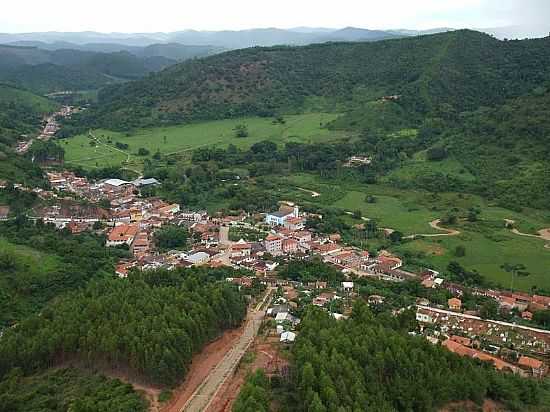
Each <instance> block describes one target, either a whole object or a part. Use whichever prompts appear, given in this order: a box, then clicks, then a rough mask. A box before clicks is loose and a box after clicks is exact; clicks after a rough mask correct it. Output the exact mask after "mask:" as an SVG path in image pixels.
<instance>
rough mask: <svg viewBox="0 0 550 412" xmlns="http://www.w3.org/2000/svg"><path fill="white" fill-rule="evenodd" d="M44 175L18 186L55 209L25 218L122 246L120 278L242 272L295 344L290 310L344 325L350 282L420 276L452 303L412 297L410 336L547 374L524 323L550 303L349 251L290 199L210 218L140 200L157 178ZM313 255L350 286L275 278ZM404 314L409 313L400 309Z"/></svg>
mask: <svg viewBox="0 0 550 412" xmlns="http://www.w3.org/2000/svg"><path fill="white" fill-rule="evenodd" d="M47 177H48V180H49V183H50V185H51V187H52V190H51V191H46V190H42V189H29V188H24V187H22V186H17V187H16V189H18V190H26V191H34V192H35V193H37V195H38V196H39V197H40V198H42V199H44V200H48V201H49V204H51V205H50V206H45V207H41V208H38V209H36V210H35V211H34V215H33V216H29V218H31V219H34V220H39V219H40V220H42V221H44V222H45V223H51V224H53V225H55V227H56V228H58V229H60V230H61V229H64V230H68V231H70V232H71V233H73V234H79V233H82V232H85V231H93V232H96V233H103V234H104V235H105V237H106V243H105V245H106V247H122V248H126V249H127V250H129V252H130V253H131V255H132V258H131V259H123V260H121V261H120V262H119V263H118V265H117V267H116V274H117V275H118V276H119V277H121V278H124V277H127V276H128V274H129V272H130V271H132V270H140V271H147V270H156V269H166V270H173V269H176V268H189V267H195V266H206V267H211V268H217V267H222V266H227V267H232V268H234V269H236V270H242V271H243V273H247V275H246V276H242V277H238V278H228V279H227V281H228V282H232V283H235V284H237V285H238V286H239V287H245V288H250V287H252V285H253V284H254V283H255V282H260V283H261V284H263V285H265V287H269V288H270V289H271V290H272V293H271V294H270V295H269V296H270V299H269V301H268V302H267V306H266V308H267V310H266V312H265V316H267V318H268V319H269V318H270V317H271V318H273V320H274V323H273V327H274V329H273V330H274V332H275V331H276V335H277V336H279V337H280V342H281V344H292V342H293V341H294V339H295V338H296V333H298V332H297V330H296V326H297V325H298V324H299V323H300V319H299V318H297V317H296V316H295V315H294V314H293V313H296V311H297V310H298V308H300V307H301V306H303V305H304V304H306V305H307V304H312V305H314V306H318V307H320V308H325V309H326V310H328V311H330V313H331V314H332V316H333V317H334V318H336V319H346V318H347V317H348V316H349V315H350V313H351V306H352V302H353V301H354V300H356V299H358V298H359V294H358V287H357V286H356V285H355V284H354V281H356V280H357V279H375V280H381V281H387V282H394V283H397V282H404V281H410V280H416V281H418V282H420V284H421V285H422V287H424V288H426V289H441V290H446V291H448V292H449V293H450V294H452V296H453V297H452V298H450V299H448V301H447V305H433V304H431V302H430V301H429V300H428V299H425V298H418V299H417V301H416V307H414V308H413V309H414V310H415V312H416V320H417V321H418V323H419V325H420V329H419V330H417V331H411V332H410V333H411V334H418V335H423V336H425V338H426V339H427V340H428V341H429V342H432V343H434V344H438V343H441V345H443V346H444V347H445V348H447V349H448V350H449V351H452V352H454V353H457V354H459V355H460V356H467V357H470V358H473V359H479V360H482V361H487V362H490V363H492V364H493V365H494V367H495V368H496V369H498V370H501V371H502V370H504V371H508V372H511V373H515V374H519V375H521V376H532V377H535V378H542V377H544V376H546V375H547V374H548V370H549V368H548V365H549V359H550V330H545V329H540V328H536V327H531V326H529V322H530V321H531V320H532V318H533V313H535V312H536V311H540V310H546V309H549V308H550V297H547V296H540V295H529V294H526V293H523V292H509V291H498V290H484V289H479V288H466V287H464V286H462V285H459V284H456V283H453V282H449V281H447V280H445V279H444V278H442V277H440V275H439V273H438V272H436V271H433V270H429V269H427V270H426V271H424V272H422V273H411V272H408V271H404V270H402V269H401V267H402V266H403V261H402V259H400V258H399V257H397V256H394V255H392V254H391V253H389V252H387V251H379V253H378V254H377V255H376V256H373V255H371V254H370V253H369V252H368V251H366V250H360V249H358V248H356V247H349V246H346V245H345V244H343V243H342V241H341V236H340V235H339V234H338V233H334V234H331V235H322V234H318V233H315V232H314V231H312V230H308V229H307V225H306V222H307V220H308V218H311V217H315V218H320V219H322V216H319V215H315V216H311V215H310V214H308V213H302V212H301V211H300V207H299V205H297V204H294V203H292V202H288V201H282V202H280V207H279V209H278V210H273V211H266V213H259V214H245V213H242V214H240V215H234V216H233V215H228V216H222V215H214V216H210V215H209V214H208V213H207V212H206V211H204V210H186V209H184V208H182V207H181V206H180V205H179V204H170V203H167V202H165V201H163V200H162V199H160V198H156V197H144V196H141V194H140V192H141V190H143V189H144V188H147V187H151V186H156V185H159V184H160V183H159V182H158V181H157V180H156V179H154V178H147V179H144V178H138V179H136V180H134V181H124V180H121V179H116V178H112V179H103V180H100V181H96V182H92V181H89V180H88V179H87V178H84V177H78V176H76V175H75V174H74V173H73V172H69V171H61V172H53V171H50V172H48V173H47ZM107 205H108V206H107ZM8 213H9V208H7V207H6V206H0V219H7V216H8ZM167 226H175V227H180V228H185V229H186V230H187V231H188V233H189V239H188V242H187V244H188V247H187V248H186V249H184V250H180V249H178V250H168V251H160V250H158V248H157V247H156V245H155V232H156V231H158V230H160V229H162V228H163V227H167ZM250 239H254V240H250ZM311 259H318V260H320V261H322V262H323V263H325V264H328V265H330V266H331V267H333V268H335V269H336V270H338V271H340V272H341V273H342V274H343V275H344V276H345V279H346V280H345V281H343V282H341V283H340V284H328V283H327V282H326V281H316V282H313V283H311V282H310V283H305V284H304V283H301V282H295V281H287V280H282V279H280V278H278V277H277V274H276V270H277V267H278V266H279V265H280V264H283V263H285V262H289V261H293V260H311ZM275 291H277V293H275ZM466 293H467V294H471V295H474V296H483V297H486V298H490V299H492V300H494V302H495V303H496V304H497V305H498V307H499V310H501V311H506V312H515V313H517V314H518V315H519V316H520V317H521V319H522V320H523V321H524V322H523V323H521V324H517V323H510V322H503V321H497V320H491V319H486V318H482V317H480V315H479V312H478V311H476V310H473V311H471V310H465V308H463V307H462V302H461V298H462V296H463V295H464V294H466ZM366 299H367V302H368V304H369V305H371V306H372V305H374V306H376V305H382V304H384V299H385V298H384V296H380V295H371V296H368V297H366ZM269 302H271V304H269ZM335 308H337V310H335ZM405 309H407V310H410V309H411V307H408V308H401V309H400V310H405Z"/></svg>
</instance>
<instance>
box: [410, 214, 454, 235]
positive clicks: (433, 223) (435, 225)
mask: <svg viewBox="0 0 550 412" xmlns="http://www.w3.org/2000/svg"><path fill="white" fill-rule="evenodd" d="M440 224H441V219H436V220H432V221H431V222H430V227H431V228H433V229H435V230H441V231H443V232H447V233H415V234H414V235H409V236H405V237H404V238H403V239H414V238H417V237H441V236H458V235H460V231H458V230H456V229H447V228H446V227H441V226H439V225H440Z"/></svg>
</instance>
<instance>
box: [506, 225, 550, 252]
mask: <svg viewBox="0 0 550 412" xmlns="http://www.w3.org/2000/svg"><path fill="white" fill-rule="evenodd" d="M504 221H505V222H506V225H507V226H513V225H514V224H515V223H516V221H515V220H512V219H504ZM510 230H511V232H512V233H514V234H515V235H519V236H526V237H533V238H535V239H541V240H544V241H546V242H550V228H547V229H541V230H539V231H538V232H537V233H538V235H533V234H531V233H523V232H520V231H519V230H518V229H516V228H515V227H512V228H511V229H510ZM544 247H545V248H546V249H550V243H547V244H546V245H544Z"/></svg>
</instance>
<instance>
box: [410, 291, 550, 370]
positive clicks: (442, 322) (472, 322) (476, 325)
mask: <svg viewBox="0 0 550 412" xmlns="http://www.w3.org/2000/svg"><path fill="white" fill-rule="evenodd" d="M426 303H427V302H419V304H418V305H417V311H416V320H417V321H418V322H419V324H420V326H421V332H422V333H423V334H424V336H426V338H427V339H428V340H430V341H431V342H432V343H438V342H441V343H442V344H443V345H444V346H445V347H447V349H449V350H451V351H453V352H456V353H459V354H461V355H463V356H469V357H472V358H477V359H481V360H488V361H492V362H493V364H494V365H495V367H496V368H497V369H500V370H502V369H504V368H507V370H510V371H513V372H516V373H520V374H524V373H525V370H524V369H525V368H522V365H521V363H524V362H530V364H532V365H534V364H537V365H538V366H537V367H536V368H535V370H532V371H531V373H532V375H533V376H543V375H545V374H546V373H547V365H546V363H545V362H544V360H541V359H546V358H548V357H549V356H550V331H548V330H544V329H538V328H532V327H528V326H524V325H519V324H516V323H509V322H503V321H495V320H488V319H482V318H480V317H479V316H476V315H473V314H468V313H461V312H459V310H460V300H459V299H458V298H452V299H449V306H450V307H451V308H450V309H452V310H445V309H439V308H435V307H430V306H426ZM458 337H459V338H458ZM524 354H528V355H529V356H525V355H524ZM521 359H522V360H521ZM520 360H521V362H520ZM516 363H517V365H516Z"/></svg>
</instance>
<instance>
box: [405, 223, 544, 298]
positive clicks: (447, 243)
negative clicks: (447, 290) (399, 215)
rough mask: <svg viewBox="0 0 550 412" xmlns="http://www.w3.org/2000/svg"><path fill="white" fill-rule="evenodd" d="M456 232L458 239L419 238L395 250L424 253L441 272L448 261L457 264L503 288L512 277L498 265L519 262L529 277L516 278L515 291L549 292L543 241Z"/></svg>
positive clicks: (499, 231)
mask: <svg viewBox="0 0 550 412" xmlns="http://www.w3.org/2000/svg"><path fill="white" fill-rule="evenodd" d="M459 229H460V230H462V234H461V235H459V236H456V237H441V238H432V239H428V238H425V239H419V240H415V241H413V242H410V243H406V244H404V245H402V246H400V247H398V248H396V250H397V251H398V252H401V253H403V252H411V253H413V254H417V253H419V252H420V253H422V254H425V258H421V259H422V260H425V261H427V262H429V263H430V264H431V265H433V266H434V267H435V268H437V269H439V270H441V271H443V272H445V269H446V267H447V265H448V264H449V262H451V261H453V260H454V261H457V262H459V263H460V264H461V265H462V266H463V267H465V268H466V269H469V270H474V269H475V270H477V271H478V272H479V273H480V274H482V275H483V276H484V277H485V278H487V279H489V280H491V281H493V282H494V283H495V284H497V285H501V286H502V287H506V288H509V287H510V286H511V280H512V278H511V274H509V273H507V272H505V271H504V270H503V269H501V265H503V264H504V263H511V264H516V263H521V264H524V265H525V266H526V268H527V271H528V272H529V273H530V275H529V276H526V277H517V278H516V279H515V280H514V288H516V289H521V290H526V291H529V290H530V289H531V287H533V286H536V287H538V288H543V289H546V290H550V250H549V249H545V248H544V242H543V241H541V240H539V239H531V238H525V237H521V236H517V235H514V234H512V233H511V232H510V231H508V230H507V229H504V228H493V229H492V230H483V231H478V230H469V229H468V227H467V226H466V227H464V226H461V227H459ZM458 245H463V246H465V248H466V255H465V256H464V257H460V258H459V257H456V256H455V255H454V250H455V248H456V247H457V246H458Z"/></svg>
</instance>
